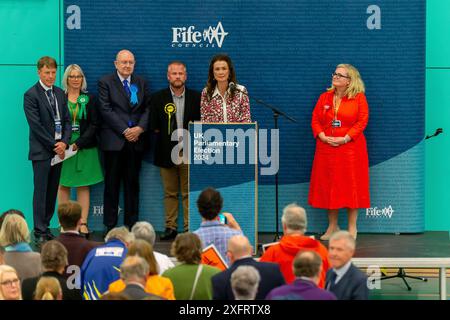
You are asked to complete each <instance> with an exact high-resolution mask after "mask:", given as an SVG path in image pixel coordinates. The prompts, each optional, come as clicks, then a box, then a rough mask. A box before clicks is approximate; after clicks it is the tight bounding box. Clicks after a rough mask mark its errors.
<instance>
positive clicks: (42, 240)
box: [34, 233, 48, 248]
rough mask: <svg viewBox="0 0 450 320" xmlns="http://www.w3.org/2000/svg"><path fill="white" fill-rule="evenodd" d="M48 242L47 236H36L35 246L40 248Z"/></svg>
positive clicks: (36, 234)
mask: <svg viewBox="0 0 450 320" xmlns="http://www.w3.org/2000/svg"><path fill="white" fill-rule="evenodd" d="M47 241H48V240H47V237H46V235H45V234H39V233H35V234H34V244H35V245H36V247H38V248H40V247H41V246H42V245H43V244H44V243H45V242H47Z"/></svg>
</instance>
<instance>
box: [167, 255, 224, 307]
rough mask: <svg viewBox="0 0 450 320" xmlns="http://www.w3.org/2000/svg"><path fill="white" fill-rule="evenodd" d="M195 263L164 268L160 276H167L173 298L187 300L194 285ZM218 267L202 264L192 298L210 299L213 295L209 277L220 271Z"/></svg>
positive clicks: (196, 267)
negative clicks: (173, 294)
mask: <svg viewBox="0 0 450 320" xmlns="http://www.w3.org/2000/svg"><path fill="white" fill-rule="evenodd" d="M198 267H199V265H197V264H180V265H178V266H176V267H174V268H171V269H169V270H166V271H165V272H164V273H163V274H162V276H163V277H167V278H169V279H170V280H171V281H172V283H173V288H174V291H175V299H177V300H189V298H190V297H191V292H192V287H193V286H194V280H195V275H196V274H197V269H198ZM220 272H221V271H220V269H218V268H215V267H211V266H207V265H203V270H202V272H201V274H200V277H199V278H198V281H197V287H196V289H195V293H194V297H193V300H211V299H212V297H213V291H212V283H211V278H212V277H213V276H214V275H216V274H218V273H220Z"/></svg>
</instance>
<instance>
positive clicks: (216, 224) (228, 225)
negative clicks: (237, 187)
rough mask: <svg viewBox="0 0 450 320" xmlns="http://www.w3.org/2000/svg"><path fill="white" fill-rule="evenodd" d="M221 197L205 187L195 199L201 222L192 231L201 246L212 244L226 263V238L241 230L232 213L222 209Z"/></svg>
mask: <svg viewBox="0 0 450 320" xmlns="http://www.w3.org/2000/svg"><path fill="white" fill-rule="evenodd" d="M222 206H223V198H222V196H221V195H220V192H219V191H217V190H215V189H214V188H206V189H205V190H203V191H202V193H200V196H199V197H198V199H197V207H198V211H199V212H200V215H201V216H202V223H201V225H200V228H198V229H197V230H196V231H194V233H195V234H196V235H198V236H199V238H200V240H201V241H202V244H203V248H206V247H207V246H209V245H211V244H213V245H214V246H215V247H216V248H217V250H218V251H219V253H220V255H221V256H222V258H223V259H224V260H225V261H226V263H227V264H228V263H229V262H230V261H229V258H228V256H227V254H226V253H227V246H228V240H229V239H230V238H231V237H233V236H235V235H242V230H241V227H240V226H239V224H238V223H237V221H236V220H235V219H234V217H233V215H232V214H231V213H228V212H223V213H221V214H219V213H220V210H222Z"/></svg>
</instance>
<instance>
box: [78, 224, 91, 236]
mask: <svg viewBox="0 0 450 320" xmlns="http://www.w3.org/2000/svg"><path fill="white" fill-rule="evenodd" d="M81 225H82V226H85V227H86V230H87V232H81V230H80V235H81V236H83V237H84V238H86V239H88V238H89V235H90V231H89V228H88V225H87V223H85V222H83V223H82V224H81Z"/></svg>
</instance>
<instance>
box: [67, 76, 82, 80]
mask: <svg viewBox="0 0 450 320" xmlns="http://www.w3.org/2000/svg"><path fill="white" fill-rule="evenodd" d="M68 78H69V79H76V80H78V79H83V76H68Z"/></svg>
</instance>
